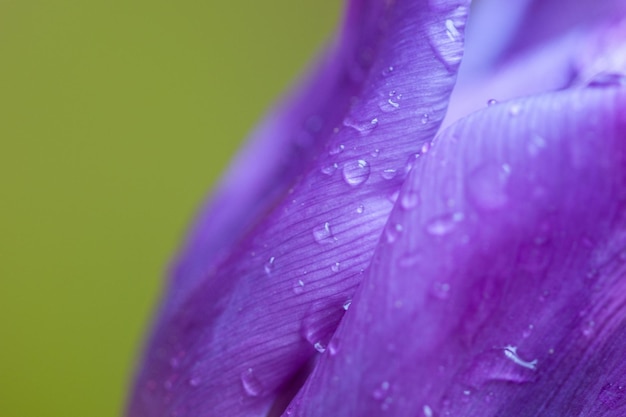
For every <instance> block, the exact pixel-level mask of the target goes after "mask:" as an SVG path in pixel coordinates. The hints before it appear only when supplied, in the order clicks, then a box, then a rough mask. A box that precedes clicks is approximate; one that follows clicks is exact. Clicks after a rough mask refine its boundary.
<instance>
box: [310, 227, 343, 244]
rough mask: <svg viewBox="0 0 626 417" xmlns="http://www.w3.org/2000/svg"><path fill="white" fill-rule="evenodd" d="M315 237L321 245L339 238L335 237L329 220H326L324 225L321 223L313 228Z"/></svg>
mask: <svg viewBox="0 0 626 417" xmlns="http://www.w3.org/2000/svg"><path fill="white" fill-rule="evenodd" d="M313 237H314V238H315V241H316V242H317V243H319V244H321V245H326V244H329V243H334V242H336V241H337V238H335V236H334V235H333V231H332V230H331V228H330V223H329V222H325V223H324V224H323V225H320V226H318V227H316V228H315V229H313Z"/></svg>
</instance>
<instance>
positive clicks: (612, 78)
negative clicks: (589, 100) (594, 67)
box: [587, 72, 626, 88]
mask: <svg viewBox="0 0 626 417" xmlns="http://www.w3.org/2000/svg"><path fill="white" fill-rule="evenodd" d="M623 85H626V75H624V74H620V73H615V72H601V73H599V74H596V75H595V76H594V77H593V78H592V79H591V80H589V82H588V83H587V87H591V88H604V87H620V86H623Z"/></svg>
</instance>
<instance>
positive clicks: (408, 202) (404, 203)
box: [400, 189, 420, 210]
mask: <svg viewBox="0 0 626 417" xmlns="http://www.w3.org/2000/svg"><path fill="white" fill-rule="evenodd" d="M419 202H420V194H419V191H418V190H414V189H408V190H405V191H404V193H402V194H401V195H400V206H401V207H402V208H403V209H405V210H411V209H414V208H415V207H417V205H418V204H419Z"/></svg>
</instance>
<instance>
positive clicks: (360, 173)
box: [343, 159, 370, 187]
mask: <svg viewBox="0 0 626 417" xmlns="http://www.w3.org/2000/svg"><path fill="white" fill-rule="evenodd" d="M369 176H370V165H369V164H368V163H367V161H365V160H363V159H359V160H356V161H351V162H348V163H346V164H345V165H344V167H343V179H344V180H345V182H346V184H348V185H350V186H352V187H356V186H358V185H361V184H363V183H364V182H365V181H367V179H368V178H369Z"/></svg>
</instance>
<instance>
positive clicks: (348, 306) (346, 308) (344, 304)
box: [342, 300, 352, 311]
mask: <svg viewBox="0 0 626 417" xmlns="http://www.w3.org/2000/svg"><path fill="white" fill-rule="evenodd" d="M350 304H352V300H346V301H345V302H344V303H343V306H342V307H343V309H344V311H348V309H349V308H350Z"/></svg>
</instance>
